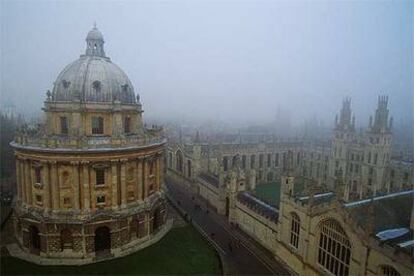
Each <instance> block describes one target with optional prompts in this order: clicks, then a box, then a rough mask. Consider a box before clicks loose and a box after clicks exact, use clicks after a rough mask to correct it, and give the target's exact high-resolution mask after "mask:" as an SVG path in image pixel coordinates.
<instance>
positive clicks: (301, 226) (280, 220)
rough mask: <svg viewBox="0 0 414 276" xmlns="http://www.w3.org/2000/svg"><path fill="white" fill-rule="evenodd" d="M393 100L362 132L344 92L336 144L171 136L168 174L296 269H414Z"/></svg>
mask: <svg viewBox="0 0 414 276" xmlns="http://www.w3.org/2000/svg"><path fill="white" fill-rule="evenodd" d="M387 102H388V98H387V97H382V96H381V97H379V101H378V107H377V110H376V115H375V120H373V121H372V120H370V121H371V122H370V125H369V128H368V129H367V130H366V132H365V133H357V132H356V131H355V119H354V118H353V116H352V111H351V101H350V99H348V98H347V99H345V100H344V102H343V107H342V110H341V112H340V116H339V118H337V119H336V123H335V128H334V130H333V137H332V141H331V142H330V143H326V142H323V141H320V142H319V143H315V142H312V143H308V142H307V141H299V140H292V141H280V140H275V139H272V138H270V139H260V140H259V141H257V142H251V141H250V142H244V141H243V138H242V137H241V138H240V139H239V140H238V141H235V142H233V143H224V142H223V143H218V142H215V143H210V142H208V141H206V142H202V141H200V139H199V135H197V139H195V141H194V142H192V143H182V142H178V143H170V145H169V148H168V154H167V167H168V181H169V182H174V183H176V184H177V185H184V186H185V187H186V188H187V189H191V190H193V191H194V192H195V193H196V194H198V195H199V196H200V197H201V198H203V199H204V200H205V201H206V202H207V204H209V206H211V208H212V209H214V210H216V211H217V212H218V213H219V214H222V215H224V216H227V218H228V220H229V221H230V222H231V223H233V224H236V225H237V226H238V227H239V228H240V229H241V230H242V231H244V232H245V233H247V234H248V235H250V236H251V237H252V238H254V239H255V240H256V241H258V242H259V243H260V244H262V245H263V246H264V247H266V248H267V249H268V250H270V251H271V252H272V253H273V254H274V257H275V258H277V259H279V261H281V262H284V263H285V264H286V266H288V267H290V268H291V270H292V271H294V272H295V273H297V274H298V275H388V276H398V275H412V274H413V273H414V271H413V264H414V259H413V256H414V255H413V252H414V238H413V237H414V236H413V234H414V207H413V206H414V205H413V204H414V202H413V195H414V183H413V177H414V166H413V164H412V163H407V162H401V161H398V160H393V159H392V158H391V142H392V141H391V140H392V133H391V127H392V120H389V119H388V109H387ZM181 141H182V140H181ZM264 183H267V185H269V183H273V184H271V185H275V186H276V187H277V188H278V189H279V193H278V194H277V195H275V197H276V196H277V197H278V198H277V200H275V201H274V202H277V203H271V202H269V201H268V200H267V199H264V198H261V197H259V196H258V194H256V193H255V189H256V188H257V187H258V186H259V185H262V184H264Z"/></svg>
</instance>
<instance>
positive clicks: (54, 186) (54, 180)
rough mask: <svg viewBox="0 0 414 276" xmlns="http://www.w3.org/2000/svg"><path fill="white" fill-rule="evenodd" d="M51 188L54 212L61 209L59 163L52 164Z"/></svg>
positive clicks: (52, 162) (53, 162)
mask: <svg viewBox="0 0 414 276" xmlns="http://www.w3.org/2000/svg"><path fill="white" fill-rule="evenodd" d="M50 188H51V198H52V208H53V210H57V209H59V205H60V204H59V181H58V172H57V162H56V161H51V162H50Z"/></svg>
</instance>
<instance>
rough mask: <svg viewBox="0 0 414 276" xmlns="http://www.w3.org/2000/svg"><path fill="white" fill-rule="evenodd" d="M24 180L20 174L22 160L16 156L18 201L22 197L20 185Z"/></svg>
mask: <svg viewBox="0 0 414 276" xmlns="http://www.w3.org/2000/svg"><path fill="white" fill-rule="evenodd" d="M21 182H22V176H21V175H20V161H19V159H17V158H16V195H17V201H21V199H22V187H21V186H20V185H21Z"/></svg>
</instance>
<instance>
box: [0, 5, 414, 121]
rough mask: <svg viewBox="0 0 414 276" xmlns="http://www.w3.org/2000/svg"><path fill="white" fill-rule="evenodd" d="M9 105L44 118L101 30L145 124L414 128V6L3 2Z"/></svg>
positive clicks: (4, 72)
mask: <svg viewBox="0 0 414 276" xmlns="http://www.w3.org/2000/svg"><path fill="white" fill-rule="evenodd" d="M1 3H2V4H1V94H2V95H1V101H5V100H7V99H11V100H12V101H13V102H14V103H15V105H16V106H17V107H18V109H19V110H25V111H35V110H39V109H40V108H41V106H42V102H43V100H44V99H45V92H46V90H47V89H52V87H53V81H54V80H55V78H56V77H57V75H58V73H59V72H60V71H61V70H62V69H63V67H64V66H66V65H67V64H68V63H69V62H71V61H73V60H75V59H77V58H78V57H79V55H80V54H82V53H83V52H84V50H85V37H86V34H87V32H88V31H89V30H90V29H91V27H92V25H93V22H94V21H96V22H97V25H98V28H99V29H100V30H101V31H102V33H103V34H104V37H105V41H106V44H105V50H106V54H107V55H108V56H109V57H111V59H112V61H113V62H114V63H116V64H117V65H119V66H120V67H121V68H122V69H123V70H124V71H125V72H126V73H127V74H128V76H129V77H130V79H131V81H132V83H133V84H134V86H135V91H136V92H138V93H140V95H141V99H142V102H143V106H144V109H145V110H146V113H145V114H146V116H157V117H158V116H161V117H170V116H171V117H177V116H189V117H195V118H215V117H217V118H220V119H224V120H225V119H238V120H247V119H249V120H250V119H253V120H270V119H273V118H274V116H275V114H276V113H277V109H278V108H280V109H283V110H289V111H290V113H291V114H292V117H293V118H294V119H296V120H298V119H299V120H304V119H306V118H308V117H312V116H315V115H316V116H318V117H320V118H323V119H325V120H333V118H334V116H335V113H336V112H337V111H338V109H339V106H340V104H341V99H342V97H344V96H346V95H349V96H351V97H352V99H353V107H354V110H355V112H356V115H357V123H359V124H360V123H362V124H366V123H367V122H368V116H369V115H371V114H372V113H373V112H374V109H375V105H376V101H377V95H378V94H379V93H384V94H388V95H389V96H390V108H391V113H392V115H394V116H395V117H396V119H397V120H398V119H399V118H407V117H412V116H413V94H414V80H413V79H414V61H413V33H414V31H413V30H414V16H413V13H414V2H413V1H406V2H399V1H390V2H378V1H368V2H356V1H352V2H351V1H349V2H338V1H330V2H315V1H312V2H294V3H289V2H278V1H261V2H257V1H255V2H253V1H244V2H239V1H228V2H222V1H220V2H219V1H163V2H161V1H158V2H157V1H135V2H133V1H122V2H116V1H105V2H101V1H99V2H98V1H89V2H86V1H34V0H33V1H1Z"/></svg>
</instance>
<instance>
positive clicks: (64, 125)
mask: <svg viewBox="0 0 414 276" xmlns="http://www.w3.org/2000/svg"><path fill="white" fill-rule="evenodd" d="M60 134H68V119H67V118H66V117H60Z"/></svg>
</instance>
